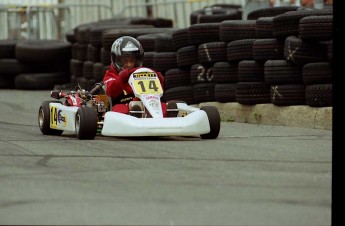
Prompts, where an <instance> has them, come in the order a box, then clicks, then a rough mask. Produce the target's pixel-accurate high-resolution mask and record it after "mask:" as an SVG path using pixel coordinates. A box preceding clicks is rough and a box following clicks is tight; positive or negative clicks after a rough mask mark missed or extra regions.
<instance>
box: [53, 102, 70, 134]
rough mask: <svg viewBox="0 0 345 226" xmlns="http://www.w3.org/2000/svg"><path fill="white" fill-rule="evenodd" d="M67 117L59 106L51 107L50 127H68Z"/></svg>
mask: <svg viewBox="0 0 345 226" xmlns="http://www.w3.org/2000/svg"><path fill="white" fill-rule="evenodd" d="M66 125H67V117H66V114H64V113H63V112H62V110H59V109H58V108H57V107H50V128H54V129H57V128H60V127H61V126H62V127H66Z"/></svg>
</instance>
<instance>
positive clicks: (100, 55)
mask: <svg viewBox="0 0 345 226" xmlns="http://www.w3.org/2000/svg"><path fill="white" fill-rule="evenodd" d="M155 25H156V26H159V27H154V26H155ZM164 26H167V27H164ZM171 26H172V23H171V20H166V19H161V18H157V19H156V20H155V19H150V20H147V19H146V20H145V19H140V18H135V19H130V18H114V19H108V20H103V21H98V22H92V23H87V24H82V25H79V26H77V27H75V28H74V29H73V30H72V31H70V32H68V33H67V34H66V39H67V40H68V41H69V42H70V43H71V45H72V58H71V59H70V72H71V86H72V87H73V86H76V85H80V86H81V87H82V88H84V89H86V90H90V89H91V88H92V86H93V85H94V84H95V83H96V82H100V81H102V79H103V76H104V74H105V72H106V70H107V69H108V68H109V65H110V63H111V59H110V51H111V45H112V44H113V42H114V40H115V39H117V38H118V37H121V36H124V35H129V36H132V37H135V38H137V37H138V36H139V35H145V34H151V33H161V32H163V31H168V30H170V29H172V28H171Z"/></svg>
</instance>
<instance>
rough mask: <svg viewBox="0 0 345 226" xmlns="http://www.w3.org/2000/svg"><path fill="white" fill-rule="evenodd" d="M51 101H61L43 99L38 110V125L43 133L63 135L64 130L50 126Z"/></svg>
mask: <svg viewBox="0 0 345 226" xmlns="http://www.w3.org/2000/svg"><path fill="white" fill-rule="evenodd" d="M50 103H60V104H61V102H60V101H56V100H52V101H43V102H42V104H41V106H40V108H39V110H38V126H39V128H40V130H41V132H42V134H43V135H61V134H62V132H63V130H56V129H52V128H50V108H49V104H50Z"/></svg>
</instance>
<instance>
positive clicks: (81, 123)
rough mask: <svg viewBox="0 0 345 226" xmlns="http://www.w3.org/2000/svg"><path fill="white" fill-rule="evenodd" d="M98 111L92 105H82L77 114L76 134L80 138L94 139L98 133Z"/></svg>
mask: <svg viewBox="0 0 345 226" xmlns="http://www.w3.org/2000/svg"><path fill="white" fill-rule="evenodd" d="M97 121H98V119H97V113H96V110H95V109H94V108H92V107H80V108H79V109H78V111H77V113H76V116H75V134H76V136H77V138H78V139H80V140H92V139H94V138H95V136H96V134H97Z"/></svg>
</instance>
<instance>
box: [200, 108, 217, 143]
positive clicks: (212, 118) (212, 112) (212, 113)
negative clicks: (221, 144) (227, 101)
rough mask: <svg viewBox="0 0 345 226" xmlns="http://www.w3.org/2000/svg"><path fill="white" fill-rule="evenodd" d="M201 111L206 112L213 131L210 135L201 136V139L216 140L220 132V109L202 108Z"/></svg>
mask: <svg viewBox="0 0 345 226" xmlns="http://www.w3.org/2000/svg"><path fill="white" fill-rule="evenodd" d="M200 110H203V111H205V112H206V114H207V117H208V122H209V123H210V129H211V130H210V132H209V133H206V134H201V135H200V137H201V138H202V139H216V138H217V137H218V135H219V131H220V114H219V111H218V109H217V108H216V107H214V106H202V107H201V108H200Z"/></svg>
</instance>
